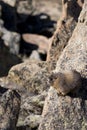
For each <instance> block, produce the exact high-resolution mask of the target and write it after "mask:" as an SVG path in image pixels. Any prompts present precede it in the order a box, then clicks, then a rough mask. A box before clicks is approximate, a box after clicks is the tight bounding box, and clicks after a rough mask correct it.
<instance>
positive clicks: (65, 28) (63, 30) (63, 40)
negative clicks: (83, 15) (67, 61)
mask: <svg viewBox="0 0 87 130" xmlns="http://www.w3.org/2000/svg"><path fill="white" fill-rule="evenodd" d="M80 11H81V7H80V6H79V4H78V3H77V2H76V0H75V1H73V0H71V1H62V16H61V18H60V19H59V21H58V25H57V29H56V31H55V33H54V35H53V38H52V41H51V45H50V47H49V51H48V56H47V60H48V61H49V60H50V61H51V63H50V64H52V65H51V66H52V67H51V68H52V69H54V68H55V66H56V61H57V60H58V59H59V57H60V55H61V53H62V51H63V49H64V48H65V46H66V45H67V44H68V41H69V38H70V37H71V35H72V32H73V30H74V28H75V26H76V24H77V20H78V16H79V14H80Z"/></svg>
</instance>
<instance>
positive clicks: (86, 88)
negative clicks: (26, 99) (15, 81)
mask: <svg viewBox="0 0 87 130" xmlns="http://www.w3.org/2000/svg"><path fill="white" fill-rule="evenodd" d="M70 69H71V70H72V69H75V70H77V71H78V72H80V74H81V76H82V87H81V88H80V89H79V91H78V93H76V94H74V95H73V94H68V95H67V96H64V97H63V96H59V95H58V94H57V91H56V90H54V89H53V88H50V90H49V92H48V97H47V98H46V100H45V105H44V109H43V113H42V121H41V123H40V126H39V130H83V129H84V130H86V129H87V1H86V0H85V3H84V6H83V10H82V12H81V15H80V17H79V22H78V24H77V26H76V28H75V30H74V32H73V35H72V37H71V39H70V41H69V43H68V45H67V46H66V47H65V49H64V51H63V52H62V54H61V56H60V58H59V60H58V61H57V65H56V69H55V70H54V72H59V71H63V70H70Z"/></svg>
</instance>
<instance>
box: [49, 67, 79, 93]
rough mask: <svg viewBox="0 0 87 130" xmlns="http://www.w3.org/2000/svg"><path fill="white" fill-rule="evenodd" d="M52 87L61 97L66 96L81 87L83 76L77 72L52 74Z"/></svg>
mask: <svg viewBox="0 0 87 130" xmlns="http://www.w3.org/2000/svg"><path fill="white" fill-rule="evenodd" d="M50 82H51V85H52V86H53V87H54V88H55V89H56V90H57V93H58V94H60V95H66V94H68V93H69V92H72V91H75V90H77V89H78V88H80V86H81V75H80V73H79V72H77V71H75V70H69V71H64V72H58V73H52V75H51V76H50Z"/></svg>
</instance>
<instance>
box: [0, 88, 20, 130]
mask: <svg viewBox="0 0 87 130" xmlns="http://www.w3.org/2000/svg"><path fill="white" fill-rule="evenodd" d="M20 102H21V100H20V96H19V94H18V93H17V92H16V91H12V90H7V89H5V88H3V87H0V129H2V130H8V129H9V130H11V129H12V130H15V128H16V123H17V119H18V114H19V110H20Z"/></svg>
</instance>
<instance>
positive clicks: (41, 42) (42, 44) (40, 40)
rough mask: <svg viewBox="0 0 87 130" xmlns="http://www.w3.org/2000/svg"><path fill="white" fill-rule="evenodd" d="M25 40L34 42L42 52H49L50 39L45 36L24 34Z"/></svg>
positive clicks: (27, 42)
mask: <svg viewBox="0 0 87 130" xmlns="http://www.w3.org/2000/svg"><path fill="white" fill-rule="evenodd" d="M22 38H23V40H24V41H25V42H26V44H29V43H30V44H32V45H36V46H37V50H38V51H39V52H41V53H44V54H45V53H47V51H48V47H49V40H48V38H46V37H45V36H42V35H37V34H23V35H22Z"/></svg>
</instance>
